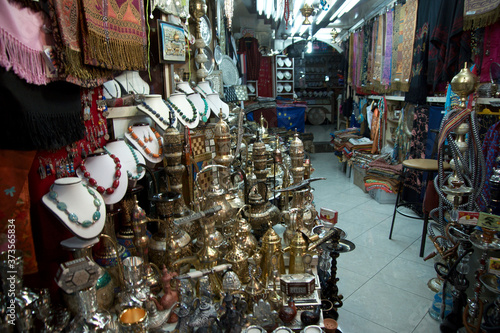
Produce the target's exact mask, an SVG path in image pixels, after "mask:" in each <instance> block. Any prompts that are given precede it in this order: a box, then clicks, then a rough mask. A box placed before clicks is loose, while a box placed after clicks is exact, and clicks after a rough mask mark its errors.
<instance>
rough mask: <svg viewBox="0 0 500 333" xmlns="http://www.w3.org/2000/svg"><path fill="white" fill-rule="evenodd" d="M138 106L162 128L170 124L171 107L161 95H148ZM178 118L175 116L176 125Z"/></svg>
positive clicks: (164, 128)
mask: <svg viewBox="0 0 500 333" xmlns="http://www.w3.org/2000/svg"><path fill="white" fill-rule="evenodd" d="M137 108H138V109H139V110H141V111H142V112H144V113H145V114H146V115H148V116H149V117H150V118H151V119H152V120H153V121H154V122H155V123H156V124H157V125H158V126H159V127H160V128H161V129H162V130H166V129H167V127H168V126H169V125H170V109H169V108H168V106H167V105H166V104H165V103H164V102H163V99H162V96H161V95H148V96H146V98H145V99H144V101H143V102H142V104H140V105H138V106H137ZM176 125H177V118H174V124H173V126H174V127H175V126H176Z"/></svg>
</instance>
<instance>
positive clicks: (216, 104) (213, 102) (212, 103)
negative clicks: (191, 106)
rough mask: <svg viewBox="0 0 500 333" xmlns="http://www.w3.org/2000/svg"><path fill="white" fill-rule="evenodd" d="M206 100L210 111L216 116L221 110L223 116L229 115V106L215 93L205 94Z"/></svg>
mask: <svg viewBox="0 0 500 333" xmlns="http://www.w3.org/2000/svg"><path fill="white" fill-rule="evenodd" d="M206 101H207V103H208V106H209V107H210V109H211V110H212V112H213V113H214V114H215V115H216V116H217V117H218V116H219V113H220V112H221V110H222V114H223V115H224V118H227V117H228V116H229V106H228V105H227V104H226V103H224V102H223V101H222V100H221V99H220V97H219V94H217V93H212V94H207V96H206Z"/></svg>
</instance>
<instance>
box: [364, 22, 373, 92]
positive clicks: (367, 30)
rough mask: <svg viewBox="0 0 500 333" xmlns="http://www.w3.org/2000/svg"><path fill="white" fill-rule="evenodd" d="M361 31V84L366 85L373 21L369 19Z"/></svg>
mask: <svg viewBox="0 0 500 333" xmlns="http://www.w3.org/2000/svg"><path fill="white" fill-rule="evenodd" d="M363 29H364V33H363V53H362V55H361V56H362V58H361V60H362V70H361V85H362V86H366V85H367V84H368V67H369V63H368V54H369V53H370V50H371V35H372V29H373V21H370V23H368V24H367V25H365V26H364V28H363Z"/></svg>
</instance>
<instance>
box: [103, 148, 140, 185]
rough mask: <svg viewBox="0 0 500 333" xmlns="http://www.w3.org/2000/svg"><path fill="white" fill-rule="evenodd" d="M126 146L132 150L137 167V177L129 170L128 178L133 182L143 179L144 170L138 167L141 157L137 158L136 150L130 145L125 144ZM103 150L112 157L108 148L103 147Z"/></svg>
mask: <svg viewBox="0 0 500 333" xmlns="http://www.w3.org/2000/svg"><path fill="white" fill-rule="evenodd" d="M125 144H126V145H127V147H128V149H130V152H131V153H132V156H134V161H135V166H136V170H137V175H135V176H132V172H130V170H127V176H128V178H129V179H131V180H138V179H139V178H141V173H142V171H143V168H142V167H141V166H139V165H138V164H139V163H141V161H139V157H137V153H136V152H135V150H134V148H133V147H132V146H131V145H130V144H129V143H125ZM102 148H103V149H104V151H105V152H106V153H107V154H108V155H111V153H110V151H109V150H108V148H106V147H102Z"/></svg>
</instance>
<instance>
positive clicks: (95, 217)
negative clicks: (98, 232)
mask: <svg viewBox="0 0 500 333" xmlns="http://www.w3.org/2000/svg"><path fill="white" fill-rule="evenodd" d="M82 186H83V187H85V188H86V189H87V191H88V192H89V194H90V195H91V196H93V197H94V206H95V207H96V208H95V212H94V213H93V214H92V221H91V220H84V221H83V222H82V221H80V220H79V219H78V216H77V215H76V214H75V213H70V212H69V211H68V205H66V204H65V203H64V202H62V201H59V199H58V196H59V195H58V194H57V192H56V191H54V184H52V186H51V187H50V192H49V198H50V199H51V200H52V201H54V202H55V204H56V206H57V209H59V210H60V211H62V212H64V213H66V215H68V219H69V220H70V221H71V222H73V223H76V224H79V225H81V226H82V227H84V228H88V227H91V226H92V225H94V223H96V222H97V221H99V219H100V218H101V212H100V211H99V210H100V208H101V200H99V198H98V197H97V195H96V194H95V192H94V190H92V189H91V188H89V187H88V186H87V185H85V184H83V183H82Z"/></svg>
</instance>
